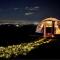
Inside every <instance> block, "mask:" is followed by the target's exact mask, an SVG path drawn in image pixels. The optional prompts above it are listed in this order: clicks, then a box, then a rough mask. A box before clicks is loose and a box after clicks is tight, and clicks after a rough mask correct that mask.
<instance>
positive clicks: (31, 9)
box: [25, 6, 40, 15]
mask: <svg viewBox="0 0 60 60" xmlns="http://www.w3.org/2000/svg"><path fill="white" fill-rule="evenodd" d="M39 8H40V7H39V6H34V7H28V6H26V7H25V10H26V12H25V15H32V14H34V13H35V12H36V11H38V10H39Z"/></svg>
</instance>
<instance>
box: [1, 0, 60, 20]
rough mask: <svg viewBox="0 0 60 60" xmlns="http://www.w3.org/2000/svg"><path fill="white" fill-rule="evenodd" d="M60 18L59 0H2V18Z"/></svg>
mask: <svg viewBox="0 0 60 60" xmlns="http://www.w3.org/2000/svg"><path fill="white" fill-rule="evenodd" d="M46 17H55V18H58V19H60V1H59V0H0V20H24V21H25V20H28V21H39V20H41V19H42V18H46Z"/></svg>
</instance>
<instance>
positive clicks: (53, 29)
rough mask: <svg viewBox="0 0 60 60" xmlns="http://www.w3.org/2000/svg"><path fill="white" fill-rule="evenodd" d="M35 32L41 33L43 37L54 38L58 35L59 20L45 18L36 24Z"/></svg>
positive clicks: (59, 32) (59, 31)
mask: <svg viewBox="0 0 60 60" xmlns="http://www.w3.org/2000/svg"><path fill="white" fill-rule="evenodd" d="M36 32H38V33H43V36H44V37H54V35H55V34H60V20H58V19H56V18H52V17H50V18H46V19H44V20H42V21H40V22H39V23H38V25H37V28H36Z"/></svg>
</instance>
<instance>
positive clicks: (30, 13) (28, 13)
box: [25, 12, 34, 15]
mask: <svg viewBox="0 0 60 60" xmlns="http://www.w3.org/2000/svg"><path fill="white" fill-rule="evenodd" d="M32 14H34V12H27V13H25V15H32Z"/></svg>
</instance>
